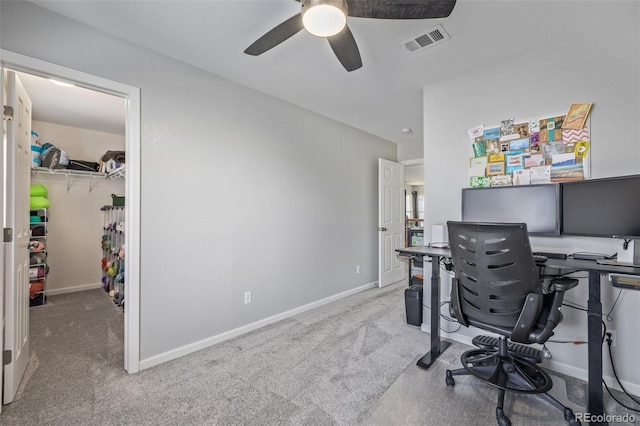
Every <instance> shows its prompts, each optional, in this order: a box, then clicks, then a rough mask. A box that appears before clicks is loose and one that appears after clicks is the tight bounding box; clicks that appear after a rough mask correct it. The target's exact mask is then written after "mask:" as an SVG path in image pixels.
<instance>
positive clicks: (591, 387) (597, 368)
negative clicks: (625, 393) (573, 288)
mask: <svg viewBox="0 0 640 426" xmlns="http://www.w3.org/2000/svg"><path fill="white" fill-rule="evenodd" d="M587 333H588V338H587V341H588V367H587V368H588V375H589V382H588V385H587V386H588V393H587V412H588V413H590V414H591V415H592V416H599V415H602V414H603V413H604V398H603V393H602V304H601V303H600V273H599V272H598V271H589V300H588V301H587ZM592 424H607V423H592Z"/></svg>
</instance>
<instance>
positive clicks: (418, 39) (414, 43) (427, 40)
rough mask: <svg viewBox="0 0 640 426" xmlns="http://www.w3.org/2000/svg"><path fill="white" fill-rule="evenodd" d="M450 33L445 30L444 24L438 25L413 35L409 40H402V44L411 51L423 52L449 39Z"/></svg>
mask: <svg viewBox="0 0 640 426" xmlns="http://www.w3.org/2000/svg"><path fill="white" fill-rule="evenodd" d="M450 38H451V37H449V34H447V32H446V31H445V30H444V28H443V27H442V25H436V26H435V27H433V28H431V29H429V30H427V31H425V32H423V33H421V34H418V35H417V36H414V37H411V38H410V39H408V40H405V41H403V42H402V45H403V46H404V48H405V49H407V50H408V51H409V52H411V53H417V52H421V51H422V50H424V49H426V48H428V47H431V46H433V45H435V44H438V43H440V42H443V41H445V40H449V39H450Z"/></svg>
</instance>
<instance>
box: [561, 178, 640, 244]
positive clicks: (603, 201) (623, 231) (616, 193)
mask: <svg viewBox="0 0 640 426" xmlns="http://www.w3.org/2000/svg"><path fill="white" fill-rule="evenodd" d="M562 234H564V235H583V236H591V237H609V238H612V237H613V238H634V239H638V238H640V175H633V176H619V177H613V178H605V179H590V180H583V181H576V182H565V183H562Z"/></svg>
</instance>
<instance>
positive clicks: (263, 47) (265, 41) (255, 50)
mask: <svg viewBox="0 0 640 426" xmlns="http://www.w3.org/2000/svg"><path fill="white" fill-rule="evenodd" d="M302 28H304V27H303V26H302V15H301V14H299V13H298V14H296V15H294V16H292V17H291V18H289V19H287V20H286V21H284V22H283V23H281V24H280V25H278V26H276V27H275V28H273V29H272V30H270V31H269V32H267V33H266V34H265V35H263V36H262V37H260V38H259V39H257V40H256V41H254V42H253V44H252V45H251V46H249V47H247V48H246V49H245V51H244V53H246V54H247V55H253V56H258V55H261V54H263V53H264V52H266V51H267V50H269V49H271V48H273V47H276V46H277V45H279V44H280V43H282V42H283V41H285V40H286V39H288V38H289V37H291V36H293V35H295V34H297V33H298V32H299V31H301V30H302Z"/></svg>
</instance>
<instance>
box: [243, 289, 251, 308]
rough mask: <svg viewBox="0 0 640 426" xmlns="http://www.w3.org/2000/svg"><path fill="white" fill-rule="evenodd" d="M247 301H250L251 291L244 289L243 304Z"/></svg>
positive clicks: (246, 303)
mask: <svg viewBox="0 0 640 426" xmlns="http://www.w3.org/2000/svg"><path fill="white" fill-rule="evenodd" d="M249 303H251V292H250V291H245V292H244V304H245V305H248V304H249Z"/></svg>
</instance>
